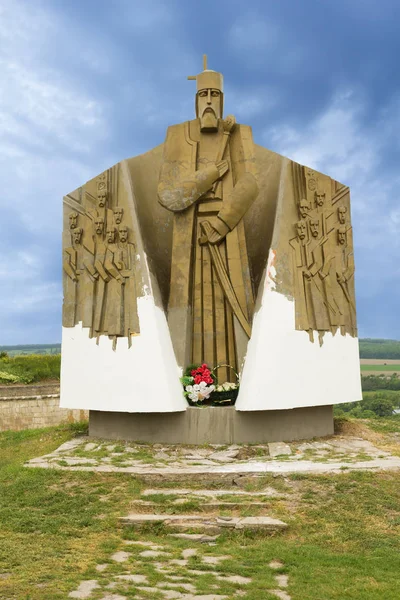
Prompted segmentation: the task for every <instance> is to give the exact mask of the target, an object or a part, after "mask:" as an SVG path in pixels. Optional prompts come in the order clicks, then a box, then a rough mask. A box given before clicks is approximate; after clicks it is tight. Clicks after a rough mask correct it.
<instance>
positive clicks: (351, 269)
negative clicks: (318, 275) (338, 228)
mask: <svg viewBox="0 0 400 600" xmlns="http://www.w3.org/2000/svg"><path fill="white" fill-rule="evenodd" d="M354 272H355V268H354V254H353V253H352V252H351V253H350V254H349V256H348V258H347V269H346V270H345V272H344V273H343V277H344V278H345V281H348V280H349V279H351V277H353V275H354Z"/></svg>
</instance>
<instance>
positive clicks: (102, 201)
mask: <svg viewBox="0 0 400 600" xmlns="http://www.w3.org/2000/svg"><path fill="white" fill-rule="evenodd" d="M107 196H108V190H107V179H106V175H105V174H104V173H103V174H102V175H100V176H99V177H98V179H97V201H98V204H99V206H100V207H101V208H103V207H104V206H105V205H106V201H107Z"/></svg>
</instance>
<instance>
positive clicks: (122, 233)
mask: <svg viewBox="0 0 400 600" xmlns="http://www.w3.org/2000/svg"><path fill="white" fill-rule="evenodd" d="M119 239H120V241H121V242H123V243H125V242H126V241H127V240H128V228H127V227H120V228H119Z"/></svg>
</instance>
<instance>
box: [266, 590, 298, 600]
mask: <svg viewBox="0 0 400 600" xmlns="http://www.w3.org/2000/svg"><path fill="white" fill-rule="evenodd" d="M268 592H269V593H270V594H272V595H273V596H276V597H277V598H279V599H280V600H292V597H291V596H289V594H288V593H287V592H285V591H284V590H268Z"/></svg>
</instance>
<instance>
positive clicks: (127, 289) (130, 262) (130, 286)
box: [118, 225, 141, 340]
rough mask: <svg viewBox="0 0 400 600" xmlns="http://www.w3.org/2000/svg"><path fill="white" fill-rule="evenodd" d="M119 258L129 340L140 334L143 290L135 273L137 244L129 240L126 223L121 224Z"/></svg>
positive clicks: (125, 328) (125, 324)
mask: <svg viewBox="0 0 400 600" xmlns="http://www.w3.org/2000/svg"><path fill="white" fill-rule="evenodd" d="M118 232H119V244H118V250H119V254H118V260H119V263H118V264H119V268H120V272H121V275H122V276H123V277H124V278H125V282H126V283H125V286H124V289H123V294H124V330H125V332H128V336H129V340H130V336H131V335H138V334H139V332H140V328H139V317H138V312H137V297H138V296H139V292H140V291H141V290H139V289H138V285H137V278H136V273H135V266H136V256H135V244H133V243H131V242H129V241H128V240H129V230H128V227H126V225H120V227H119V228H118Z"/></svg>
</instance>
